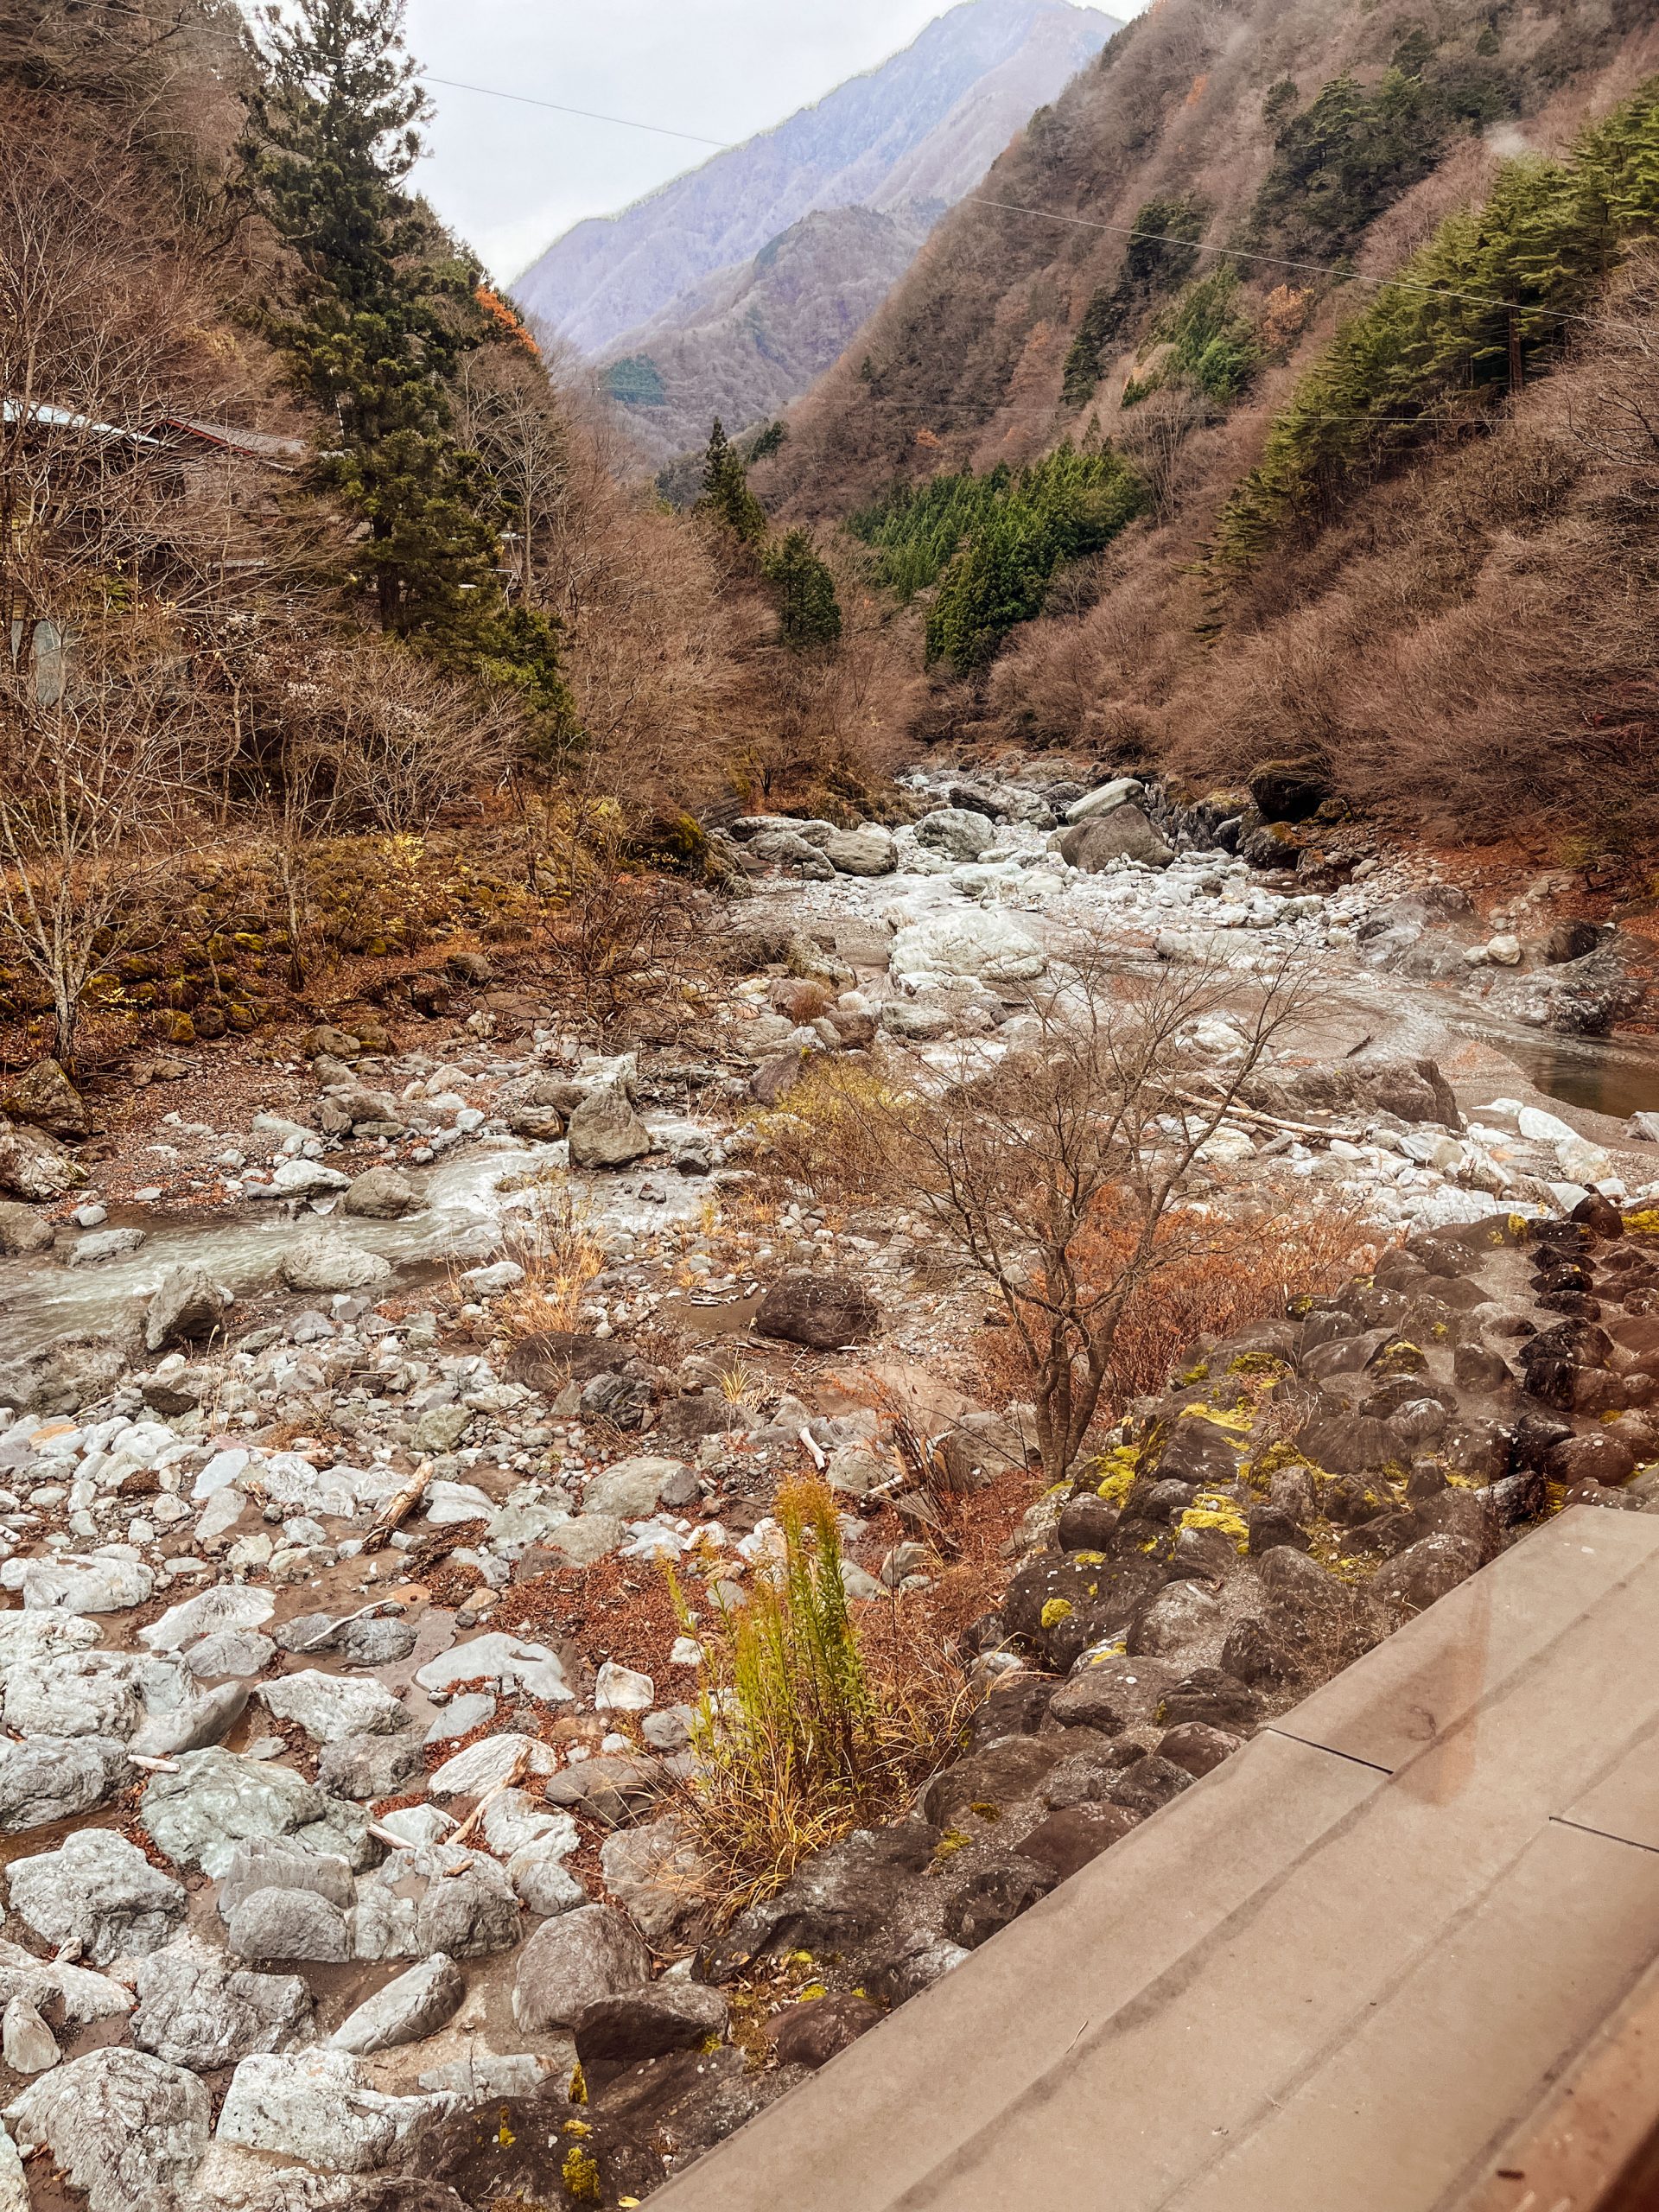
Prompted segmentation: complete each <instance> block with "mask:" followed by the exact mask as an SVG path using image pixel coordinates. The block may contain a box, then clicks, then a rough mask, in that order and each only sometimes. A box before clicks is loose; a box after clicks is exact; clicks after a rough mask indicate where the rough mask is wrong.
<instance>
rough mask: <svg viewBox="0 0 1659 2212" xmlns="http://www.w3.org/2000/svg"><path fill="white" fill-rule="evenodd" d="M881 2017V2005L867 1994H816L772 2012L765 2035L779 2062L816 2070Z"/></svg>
mask: <svg viewBox="0 0 1659 2212" xmlns="http://www.w3.org/2000/svg"><path fill="white" fill-rule="evenodd" d="M881 2017H882V2016H881V2010H880V2006H879V2005H872V2004H871V2003H870V2001H869V1999H868V1998H867V1997H859V1996H856V1995H854V1994H852V1993H845V1994H842V1995H841V1996H835V1997H817V1998H813V1999H809V2000H808V2001H807V2002H805V2003H804V2004H799V2005H785V2007H784V2009H783V2011H782V2012H774V2013H773V2014H772V2018H771V2019H770V2020H768V2021H767V2023H766V2037H767V2040H768V2041H769V2042H770V2044H772V2049H773V2050H774V2051H775V2052H776V2053H777V2055H778V2063H779V2065H780V2066H804V2067H806V2068H808V2069H810V2071H812V2072H814V2073H816V2072H817V2069H818V2068H819V2067H820V2066H827V2065H828V2064H829V2061H830V2060H831V2059H832V2058H834V2057H835V2056H836V2054H837V2053H838V2052H840V2051H843V2050H846V2048H847V2046H848V2044H850V2043H855V2042H856V2041H857V2040H858V2038H859V2037H860V2036H861V2035H863V2034H865V2033H866V2032H867V2031H868V2030H869V2029H871V2028H873V2027H874V2026H876V2025H877V2024H878V2023H879V2022H880V2019H881Z"/></svg>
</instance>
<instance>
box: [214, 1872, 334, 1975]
mask: <svg viewBox="0 0 1659 2212" xmlns="http://www.w3.org/2000/svg"><path fill="white" fill-rule="evenodd" d="M225 1934H226V1942H228V1943H229V1944H230V1947H231V1949H232V1951H233V1952H234V1953H235V1955H236V1956H237V1957H238V1959H247V1960H250V1961H253V1962H254V1963H255V1964H257V1963H258V1962H259V1961H261V1960H266V1959H277V1960H283V1959H313V1960H319V1961H340V1960H341V1959H348V1958H350V1956H351V1955H352V1942H351V1935H350V1931H349V1929H348V1928H347V1926H346V1916H345V1914H344V1913H343V1912H342V1911H341V1910H340V1907H339V1906H338V1905H333V1904H329V1902H328V1900H327V1897H319V1896H318V1895H317V1894H316V1892H315V1890H256V1891H254V1892H253V1894H252V1896H251V1897H244V1898H243V1900H242V1902H241V1904H238V1906H237V1908H236V1910H234V1911H233V1912H232V1914H231V1915H230V1916H229V1918H228V1920H227V1921H226V1927H225Z"/></svg>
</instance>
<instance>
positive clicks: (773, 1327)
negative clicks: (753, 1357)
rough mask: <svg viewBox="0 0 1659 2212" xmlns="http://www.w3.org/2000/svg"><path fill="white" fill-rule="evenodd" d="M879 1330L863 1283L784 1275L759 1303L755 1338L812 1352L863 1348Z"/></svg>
mask: <svg viewBox="0 0 1659 2212" xmlns="http://www.w3.org/2000/svg"><path fill="white" fill-rule="evenodd" d="M880 1325H881V1314H880V1308H879V1307H878V1306H877V1305H876V1303H875V1300H874V1299H873V1298H872V1297H871V1296H870V1294H869V1292H868V1290H867V1289H866V1288H865V1287H864V1286H863V1284H862V1283H861V1282H855V1281H853V1280H852V1279H851V1278H850V1277H849V1276H846V1275H817V1274H806V1273H804V1272H802V1273H798V1274H787V1275H785V1277H784V1278H783V1280H782V1281H780V1282H775V1283H773V1284H772V1287H771V1288H770V1289H769V1290H768V1291H767V1293H766V1296H765V1297H764V1298H763V1299H762V1300H761V1301H760V1307H759V1309H758V1310H757V1312H756V1313H755V1316H754V1331H755V1334H756V1335H757V1336H762V1337H777V1338H781V1339H782V1340H783V1341H784V1342H785V1343H786V1344H805V1345H807V1346H809V1347H810V1349H811V1350H812V1351H838V1350H839V1349H840V1347H841V1346H842V1344H858V1343H861V1341H862V1340H863V1339H864V1338H867V1337H873V1336H874V1334H875V1332H876V1331H877V1330H878V1329H879V1328H880Z"/></svg>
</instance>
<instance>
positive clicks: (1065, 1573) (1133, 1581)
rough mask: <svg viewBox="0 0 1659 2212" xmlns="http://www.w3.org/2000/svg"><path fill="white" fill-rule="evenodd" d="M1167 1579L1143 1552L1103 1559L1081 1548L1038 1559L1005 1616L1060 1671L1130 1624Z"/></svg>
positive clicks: (1017, 1585) (1008, 1599)
mask: <svg viewBox="0 0 1659 2212" xmlns="http://www.w3.org/2000/svg"><path fill="white" fill-rule="evenodd" d="M1165 1580H1166V1573H1165V1569H1164V1568H1163V1567H1161V1566H1160V1565H1159V1564H1158V1563H1157V1562H1156V1561H1155V1560H1150V1559H1147V1558H1145V1557H1143V1556H1141V1555H1140V1554H1138V1553H1137V1554H1130V1555H1129V1556H1128V1557H1127V1558H1122V1559H1113V1560H1105V1561H1103V1562H1102V1563H1100V1564H1096V1563H1094V1562H1093V1561H1092V1560H1090V1557H1089V1555H1088V1554H1084V1555H1083V1556H1082V1558H1081V1559H1080V1558H1079V1555H1078V1554H1076V1553H1067V1554H1060V1555H1058V1556H1050V1557H1047V1558H1043V1559H1038V1560H1033V1561H1032V1562H1031V1564H1030V1565H1029V1566H1028V1567H1021V1568H1020V1572H1019V1573H1017V1574H1016V1575H1015V1576H1014V1580H1013V1581H1012V1582H1011V1583H1010V1584H1009V1585H1008V1588H1007V1593H1006V1595H1005V1596H1004V1599H1003V1601H1002V1618H1003V1619H1004V1621H1005V1622H1006V1623H1007V1626H1008V1629H1009V1630H1010V1631H1011V1633H1013V1634H1014V1635H1015V1636H1019V1637H1023V1638H1024V1639H1025V1640H1026V1641H1027V1643H1029V1644H1030V1645H1031V1647H1032V1649H1033V1650H1034V1651H1036V1652H1037V1653H1038V1655H1039V1656H1040V1657H1041V1658H1042V1659H1043V1660H1044V1661H1045V1662H1046V1664H1048V1665H1049V1666H1051V1667H1052V1668H1053V1669H1055V1670H1056V1671H1058V1670H1060V1669H1065V1668H1068V1667H1070V1666H1071V1663H1072V1662H1073V1661H1075V1660H1076V1659H1077V1657H1078V1656H1079V1655H1080V1654H1081V1653H1082V1652H1083V1651H1084V1649H1086V1648H1087V1647H1088V1646H1089V1645H1090V1643H1096V1642H1098V1641H1099V1640H1101V1639H1102V1638H1103V1637H1108V1636H1114V1635H1116V1634H1117V1633H1118V1632H1119V1631H1120V1630H1123V1629H1125V1628H1127V1627H1128V1624H1129V1623H1130V1621H1131V1620H1132V1619H1133V1618H1135V1614H1136V1613H1137V1612H1138V1611H1140V1609H1141V1606H1142V1605H1144V1604H1145V1603H1146V1601H1147V1599H1148V1598H1150V1597H1152V1596H1153V1595H1154V1593H1155V1592H1157V1591H1158V1590H1160V1589H1161V1588H1162V1586H1163V1584H1164V1582H1165Z"/></svg>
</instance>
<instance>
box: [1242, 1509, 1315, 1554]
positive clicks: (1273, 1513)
mask: <svg viewBox="0 0 1659 2212" xmlns="http://www.w3.org/2000/svg"><path fill="white" fill-rule="evenodd" d="M1245 1519H1246V1522H1247V1524H1248V1526H1249V1532H1250V1556H1251V1558H1252V1559H1259V1558H1260V1557H1261V1556H1262V1553H1263V1552H1270V1551H1273V1550H1274V1549H1275V1548H1276V1547H1277V1546H1279V1545H1281V1544H1291V1545H1294V1547H1295V1548H1296V1549H1297V1550H1298V1551H1302V1552H1305V1551H1306V1549H1307V1547H1308V1541H1309V1539H1308V1533H1307V1530H1306V1529H1305V1528H1303V1527H1302V1526H1301V1524H1300V1522H1298V1521H1295V1520H1293V1518H1292V1517H1291V1516H1290V1515H1289V1514H1288V1513H1284V1512H1281V1510H1279V1508H1278V1507H1277V1506H1274V1505H1253V1506H1251V1508H1250V1509H1249V1512H1248V1514H1247V1515H1246V1516H1245Z"/></svg>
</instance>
